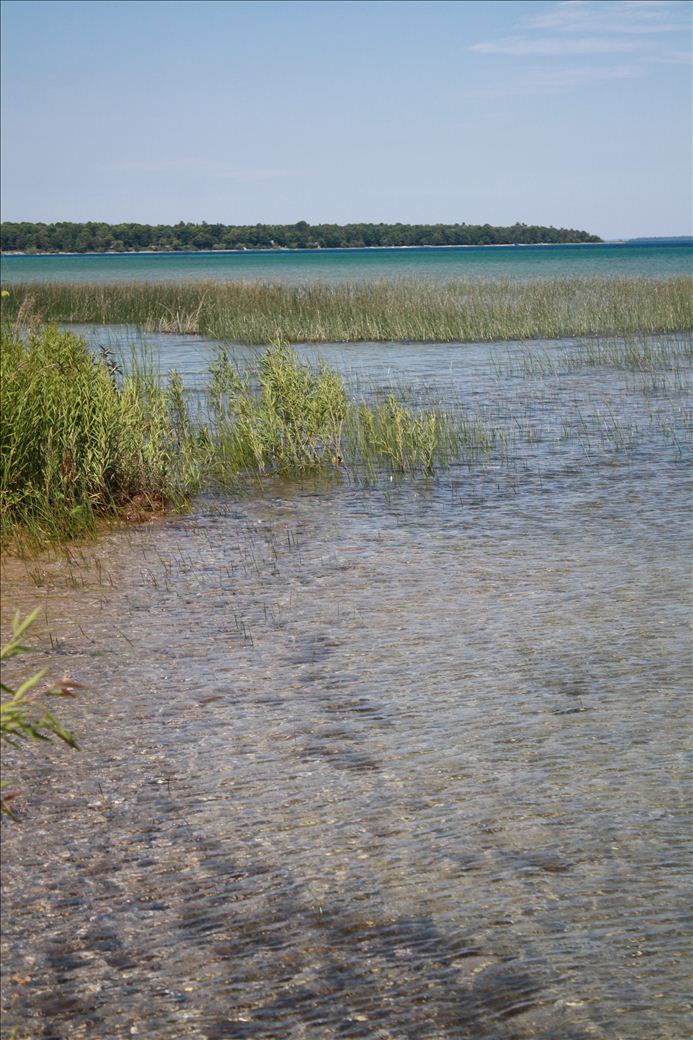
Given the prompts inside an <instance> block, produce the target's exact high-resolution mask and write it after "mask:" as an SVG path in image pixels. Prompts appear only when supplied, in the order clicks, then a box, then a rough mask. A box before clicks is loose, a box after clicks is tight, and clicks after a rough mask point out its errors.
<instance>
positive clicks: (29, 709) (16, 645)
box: [0, 609, 77, 816]
mask: <svg viewBox="0 0 693 1040" xmlns="http://www.w3.org/2000/svg"><path fill="white" fill-rule="evenodd" d="M37 616H38V609H37V610H33V611H32V612H31V614H28V615H27V616H26V617H25V618H23V619H22V618H20V616H19V614H16V615H15V617H14V620H13V622H12V635H11V637H10V639H9V640H8V641H7V643H5V645H4V646H3V647H2V649H0V661H3V662H6V661H8V660H9V659H10V658H12V657H16V656H17V655H18V654H23V653H27V652H28V647H26V646H24V645H23V642H22V640H23V637H24V635H25V633H26V632H27V631H28V629H29V628H30V627H31V625H32V624H33V623H34V621H35V620H36V618H37ZM45 674H46V671H45V669H42V670H41V671H39V672H36V673H35V674H34V675H31V676H29V677H28V678H26V679H24V680H23V681H22V682H20V684H19V686H17V688H16V689H13V688H12V687H11V686H9V685H7V684H6V683H5V682H4V681H3V682H0V694H1V695H2V700H1V701H0V741H2V742H3V743H7V744H10V745H12V746H14V747H16V746H18V744H19V743H20V741H31V740H42V741H46V740H48V741H49V740H51V738H52V737H58V738H59V739H60V740H62V741H64V742H65V743H66V744H67V745H68V746H69V747H71V748H76V747H77V741H76V739H75V736H74V734H73V733H71V732H70V730H69V729H66V728H65V726H63V724H62V723H61V722H60V720H59V719H58V718H56V716H55V715H54V714H53V712H52V711H50V710H49V709H48V707H47V704H46V701H47V698H49V697H72V696H74V694H73V689H74V688H75V687H76V686H77V684H76V683H69V682H67V680H65V681H63V682H61V683H53V684H51V685H50V686H46V687H43V688H42V687H40V686H39V683H40V682H41V680H42V679H43V678H44V676H45ZM3 678H4V676H3ZM8 784H9V781H8V780H5V779H4V778H3V779H2V780H1V781H0V812H2V813H5V814H6V815H8V816H14V814H13V812H12V809H11V808H10V802H11V801H12V798H13V797H14V794H12V793H9V792H6V791H5V788H6V787H7V786H8Z"/></svg>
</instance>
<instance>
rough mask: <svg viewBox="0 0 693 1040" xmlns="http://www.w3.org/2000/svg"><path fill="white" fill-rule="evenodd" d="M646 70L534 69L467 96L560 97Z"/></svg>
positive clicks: (624, 68)
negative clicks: (563, 93)
mask: <svg viewBox="0 0 693 1040" xmlns="http://www.w3.org/2000/svg"><path fill="white" fill-rule="evenodd" d="M642 74H643V70H642V69H641V68H639V67H638V66H634V65H617V66H608V67H607V66H605V67H603V68H599V67H597V66H592V65H577V66H572V67H571V66H563V67H562V68H551V69H546V68H532V69H528V70H527V71H526V73H524V74H523V75H521V76H519V77H517V78H516V79H512V80H509V81H508V82H506V83H502V84H499V85H497V86H494V87H488V88H485V87H480V88H478V89H474V90H470V91H467V92H466V93H465V95H464V96H465V97H467V98H502V97H522V96H525V97H528V96H538V95H542V94H556V93H560V92H562V91H565V90H574V89H576V88H588V87H593V86H600V85H601V84H603V83H606V82H613V81H614V80H629V79H637V78H638V77H639V76H642Z"/></svg>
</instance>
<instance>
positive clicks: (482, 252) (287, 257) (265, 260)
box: [0, 240, 693, 284]
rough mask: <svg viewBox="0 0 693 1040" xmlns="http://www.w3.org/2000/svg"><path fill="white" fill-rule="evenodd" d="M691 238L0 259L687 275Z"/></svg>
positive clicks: (28, 263)
mask: <svg viewBox="0 0 693 1040" xmlns="http://www.w3.org/2000/svg"><path fill="white" fill-rule="evenodd" d="M692 257H693V251H692V249H691V243H690V242H683V243H682V242H678V243H677V244H674V243H673V242H671V241H668V240H664V241H662V242H659V243H657V244H649V245H643V244H628V243H623V244H622V243H609V244H604V245H574V246H568V245H552V246H469V247H460V248H455V247H453V248H413V249H346V250H344V249H305V250H277V251H274V250H272V251H269V250H265V251H250V250H249V251H247V252H244V253H130V254H100V255H72V256H3V257H2V258H1V259H0V273H1V275H2V280H3V282H7V283H10V282H24V281H70V282H72V281H87V282H92V281H93V282H113V281H168V280H174V281H190V280H204V279H214V280H221V281H227V280H241V281H270V282H285V283H289V284H301V283H305V282H311V281H313V282H314V281H319V282H326V283H334V282H362V281H378V280H388V279H398V278H401V279H426V280H434V281H442V282H449V281H454V280H456V279H465V278H484V279H489V280H498V279H501V280H502V279H511V280H512V279H519V280H525V279H532V278H562V277H565V278H574V277H576V276H577V277H600V276H608V277H612V276H621V277H652V278H667V277H673V276H675V275H686V274H691V271H692V270H693V263H692Z"/></svg>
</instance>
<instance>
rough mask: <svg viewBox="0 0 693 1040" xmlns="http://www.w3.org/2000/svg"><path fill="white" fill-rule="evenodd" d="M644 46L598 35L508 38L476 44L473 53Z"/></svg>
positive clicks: (630, 49)
mask: <svg viewBox="0 0 693 1040" xmlns="http://www.w3.org/2000/svg"><path fill="white" fill-rule="evenodd" d="M642 47H643V44H642V43H640V42H639V41H634V40H619V39H609V38H606V39H604V38H602V37H599V36H581V37H577V38H570V37H564V36H560V37H555V36H535V37H532V36H508V37H505V39H502V40H496V41H495V42H491V43H475V44H473V45H472V46H471V48H470V50H472V51H476V53H477V54H516V55H525V54H550V55H553V54H618V53H622V54H623V53H632V52H635V51H639V50H641V49H642Z"/></svg>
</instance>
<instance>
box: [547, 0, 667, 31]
mask: <svg viewBox="0 0 693 1040" xmlns="http://www.w3.org/2000/svg"><path fill="white" fill-rule="evenodd" d="M686 7H687V5H686V4H675V3H669V2H668V0H617V2H615V3H614V2H611V3H607V2H605V0H600V2H598V3H594V2H592V0H563V2H562V3H558V4H556V6H555V7H554V8H553V10H550V11H547V12H545V13H544V14H539V15H535V16H534V17H533V18H530V19H529V22H528V25H529V26H531V27H532V28H534V29H554V30H558V31H560V32H598V33H626V34H629V33H645V34H649V33H663V32H676V31H677V30H680V29H682V28H683V27H684V26H683V24H682V20H681V18H680V16H679V15H680V12H681V11H682V9H684V8H686Z"/></svg>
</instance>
